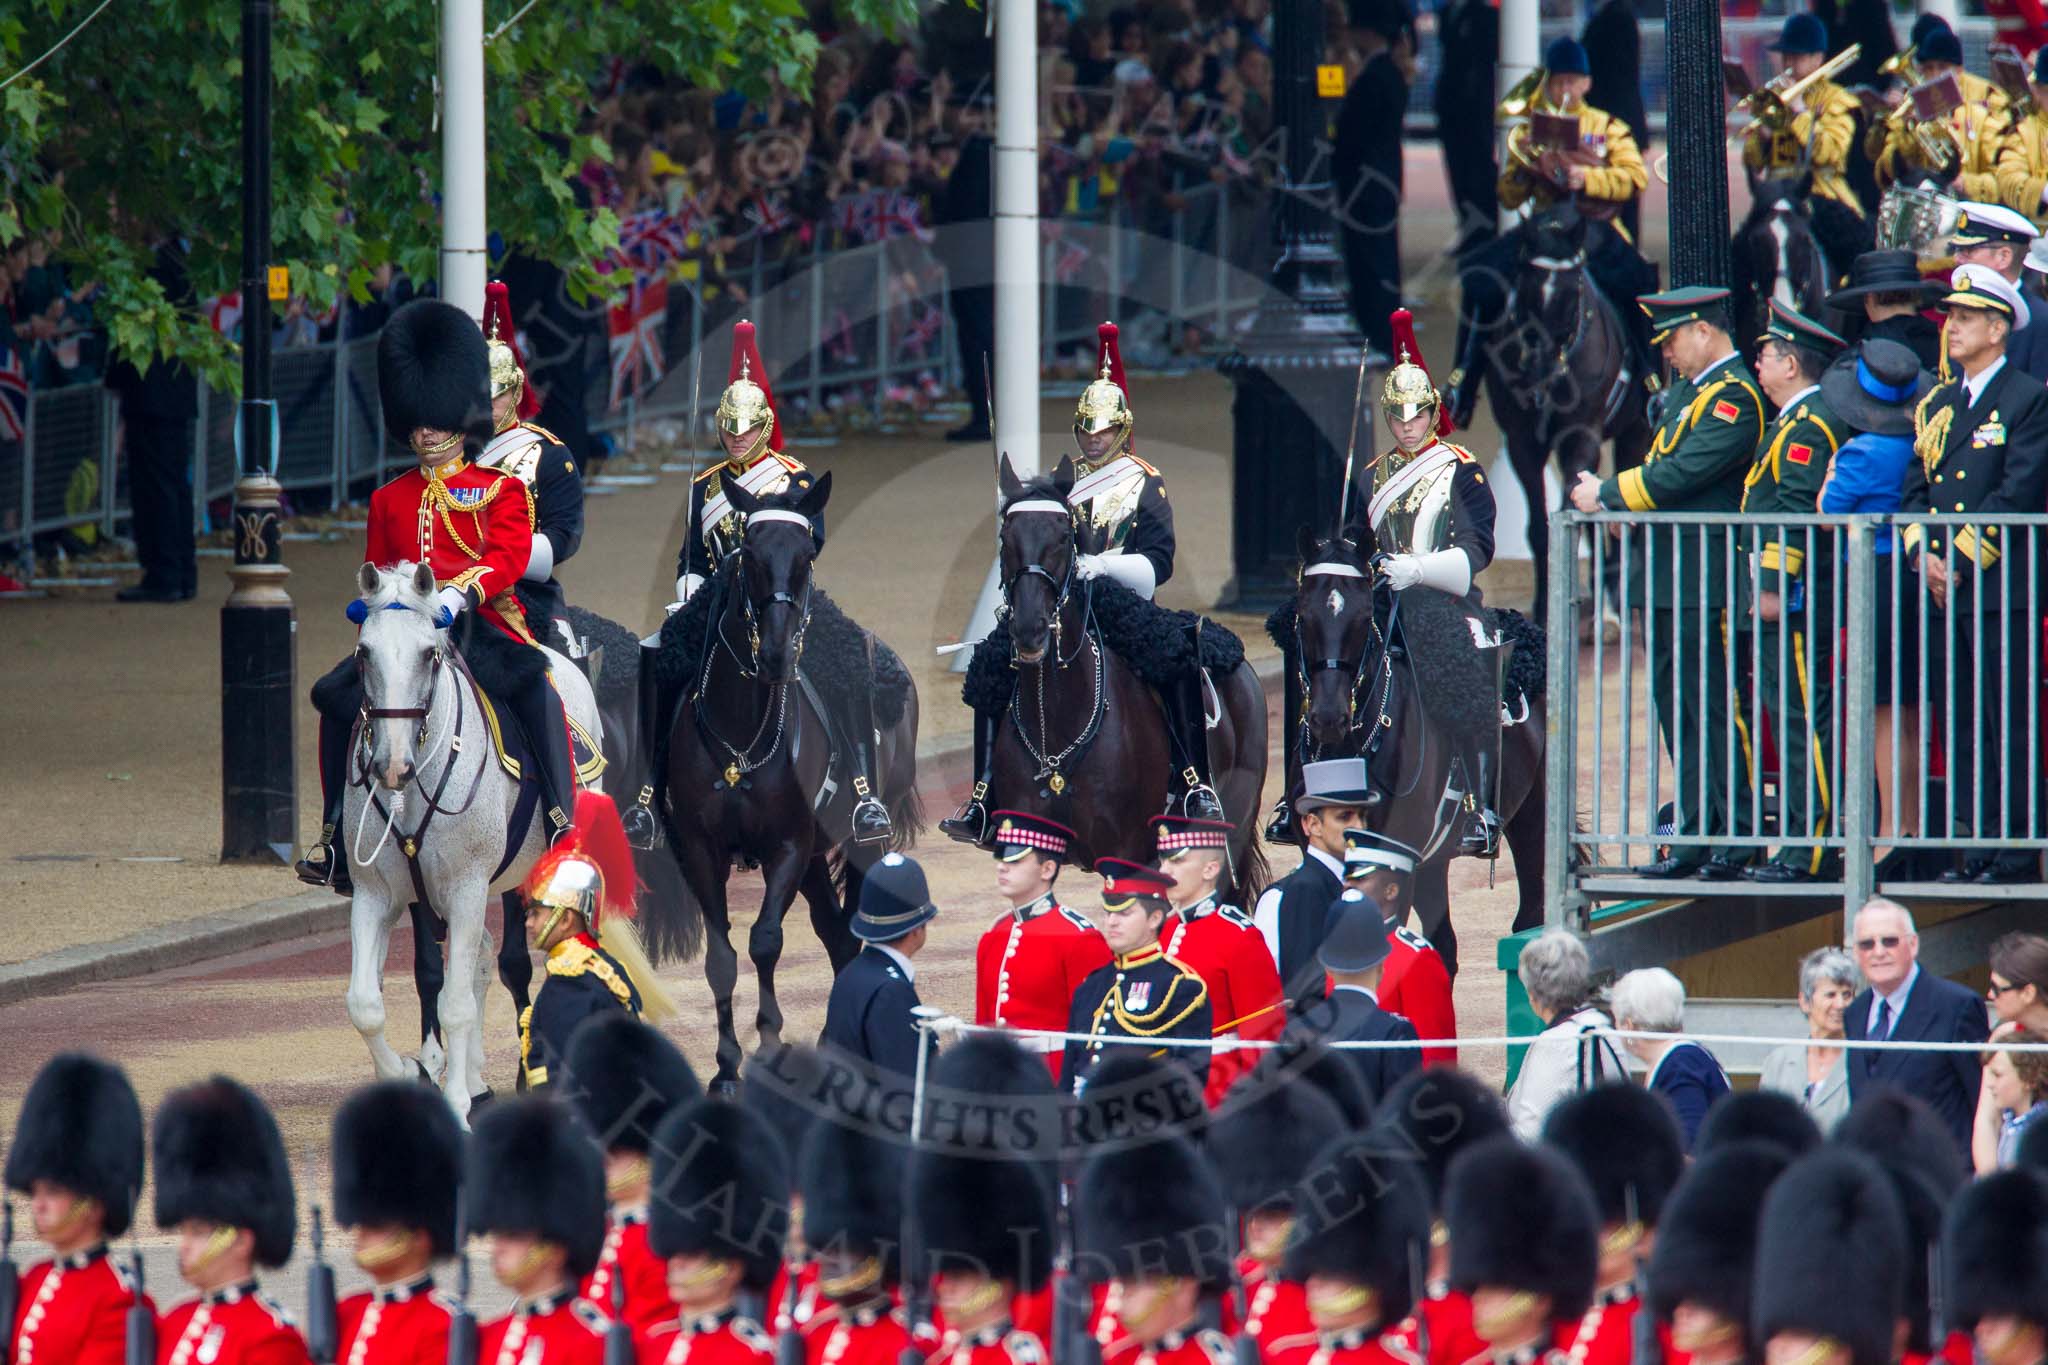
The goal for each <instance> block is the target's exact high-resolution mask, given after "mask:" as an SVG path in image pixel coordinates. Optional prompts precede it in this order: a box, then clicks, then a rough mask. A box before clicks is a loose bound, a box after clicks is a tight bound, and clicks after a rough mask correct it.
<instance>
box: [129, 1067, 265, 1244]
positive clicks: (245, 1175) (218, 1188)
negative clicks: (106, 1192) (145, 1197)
mask: <svg viewBox="0 0 2048 1365" xmlns="http://www.w3.org/2000/svg"><path fill="white" fill-rule="evenodd" d="M149 1146H150V1150H151V1151H153V1152H154V1153H155V1154H156V1223H157V1226H158V1227H160V1228H172V1227H176V1226H177V1225H178V1224H180V1223H182V1222H184V1221H185V1220H187V1219H199V1220H201V1221H203V1222H208V1223H214V1224H217V1225H219V1226H221V1227H230V1228H247V1229H249V1231H250V1232H251V1233H252V1234H253V1235H254V1236H255V1239H256V1264H258V1265H261V1266H267V1267H269V1268H270V1269H273V1270H275V1269H277V1268H278V1267H279V1266H282V1265H283V1264H284V1263H285V1262H286V1261H288V1260H290V1259H291V1255H292V1239H293V1237H294V1236H295V1235H296V1233H297V1232H298V1206H297V1204H296V1202H295V1201H294V1199H293V1197H292V1168H291V1163H290V1162H289V1161H287V1160H286V1159H285V1154H284V1138H283V1137H282V1136H280V1135H279V1133H278V1131H277V1120H276V1118H274V1117H273V1116H272V1115H271V1112H270V1108H269V1106H268V1105H266V1104H264V1103H263V1101H262V1100H260V1099H258V1098H256V1096H255V1095H254V1094H253V1093H251V1092H250V1091H249V1090H248V1089H247V1088H245V1087H244V1086H243V1085H242V1084H241V1083H240V1082H238V1081H233V1080H230V1079H228V1078H227V1077H226V1076H215V1077H212V1078H211V1079H209V1080H204V1081H200V1082H198V1083H197V1084H196V1085H188V1086H186V1087H185V1088H184V1089H182V1090H174V1091H172V1092H171V1093H170V1094H169V1095H167V1096H166V1097H165V1098H164V1102H163V1103H162V1104H161V1105H159V1106H158V1107H157V1111H156V1121H155V1122H154V1123H153V1124H152V1125H151V1126H150V1133H149Z"/></svg>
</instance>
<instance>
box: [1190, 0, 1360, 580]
mask: <svg viewBox="0 0 2048 1365" xmlns="http://www.w3.org/2000/svg"><path fill="white" fill-rule="evenodd" d="M1322 54H1323V6H1322V3H1321V0H1277V3H1276V4H1275V5H1274V8H1273V99H1274V120H1275V132H1276V133H1277V134H1278V136H1279V137H1280V139H1281V145H1282V148H1283V153H1284V154H1283V158H1282V164H1281V175H1280V179H1279V181H1278V183H1276V184H1275V185H1274V186H1273V188H1272V191H1271V192H1272V194H1273V196H1274V204H1273V233H1274V239H1275V244H1276V246H1277V247H1278V256H1277V259H1276V260H1275V261H1274V264H1273V277H1272V280H1273V287H1274V289H1275V291H1277V295H1278V296H1277V297H1271V296H1269V297H1268V298H1267V299H1266V301H1265V302H1263V303H1261V304H1260V305H1259V307H1258V310H1257V311H1256V312H1255V313H1254V314H1253V315H1252V318H1251V321H1250V323H1249V325H1248V326H1247V327H1246V329H1245V331H1244V332H1243V333H1242V334H1241V335H1240V336H1239V338H1238V347H1237V349H1236V350H1235V351H1233V352H1232V353H1231V354H1230V355H1228V356H1225V357H1224V358H1223V361H1222V362H1221V364H1220V365H1219V367H1218V368H1220V369H1221V370H1222V372H1223V374H1224V375H1225V376H1226V377H1227V378H1228V379H1229V380H1230V381H1231V382H1232V383H1233V384H1235V385H1236V387H1237V393H1236V397H1235V398H1234V399H1233V400H1232V403H1231V444H1232V452H1233V458H1232V469H1233V473H1232V480H1231V482H1232V488H1231V492H1232V499H1231V551H1232V560H1233V569H1232V574H1231V579H1230V582H1229V583H1228V584H1227V585H1226V586H1225V588H1224V592H1223V598H1224V605H1227V606H1234V607H1239V608H1242V609H1247V610H1250V609H1262V608H1266V607H1270V606H1273V605H1275V604H1277V603H1278V602H1279V601H1281V600H1282V599H1283V598H1286V597H1290V596H1292V595H1293V593H1294V570H1295V567H1296V561H1295V529H1296V528H1297V527H1300V526H1310V527H1313V528H1316V529H1317V531H1318V532H1319V533H1322V534H1328V533H1330V532H1332V531H1335V530H1336V529H1337V526H1336V523H1337V516H1338V501H1339V499H1340V497H1341V494H1342V485H1343V482H1344V446H1345V443H1346V439H1347V436H1348V434H1349V432H1350V428H1351V421H1352V411H1351V408H1352V398H1353V395H1354V393H1355V392H1356V389H1357V381H1358V366H1359V361H1360V356H1361V353H1362V352H1363V351H1364V350H1365V346H1366V342H1365V338H1364V337H1362V336H1361V335H1360V334H1359V332H1358V329H1357V328H1356V327H1355V326H1354V325H1353V324H1352V319H1351V310H1350V308H1349V307H1348V306H1347V305H1346V303H1345V299H1344V292H1343V290H1342V289H1341V288H1340V287H1339V284H1338V274H1339V269H1340V265H1341V262H1340V261H1339V259H1338V256H1337V253H1336V251H1335V250H1334V249H1333V248H1332V246H1331V242H1330V227H1331V224H1330V208H1329V206H1330V204H1331V202H1332V200H1333V197H1334V198H1336V199H1338V200H1340V201H1341V199H1342V197H1343V196H1342V195H1341V194H1339V195H1337V196H1333V195H1332V193H1331V185H1330V180H1329V166H1330V155H1329V153H1330V148H1329V142H1328V138H1327V136H1326V128H1327V121H1326V118H1325V114H1324V108H1323V105H1322V102H1321V98H1320V97H1319V96H1318V94H1317V93H1316V67H1317V65H1318V63H1319V62H1320V61H1321V59H1322ZM1368 363H1369V364H1370V365H1372V366H1374V367H1375V368H1384V366H1385V363H1386V362H1385V357H1383V356H1374V357H1372V358H1371V360H1370V361H1369V362H1368ZM1368 382H1371V376H1368ZM1358 436H1359V443H1360V449H1359V452H1358V462H1359V467H1360V468H1363V467H1364V465H1365V463H1366V461H1368V460H1369V459H1370V458H1371V451H1372V440H1373V437H1372V424H1371V423H1370V422H1369V421H1368V422H1365V423H1364V424H1363V425H1362V427H1361V429H1360V431H1359V433H1358Z"/></svg>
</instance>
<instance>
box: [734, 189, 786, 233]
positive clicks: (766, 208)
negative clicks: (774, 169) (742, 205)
mask: <svg viewBox="0 0 2048 1365" xmlns="http://www.w3.org/2000/svg"><path fill="white" fill-rule="evenodd" d="M746 215H747V221H748V222H749V223H750V224H752V225H753V227H752V230H753V232H754V234H755V235H757V236H761V237H773V236H774V235H775V234H776V233H778V232H786V231H788V230H789V229H790V228H792V227H795V226H796V218H795V216H794V215H793V214H791V213H790V211H789V207H788V205H786V204H784V203H783V202H782V196H781V195H779V194H756V195H755V196H754V200H753V202H752V203H750V204H748V205H747V208H746Z"/></svg>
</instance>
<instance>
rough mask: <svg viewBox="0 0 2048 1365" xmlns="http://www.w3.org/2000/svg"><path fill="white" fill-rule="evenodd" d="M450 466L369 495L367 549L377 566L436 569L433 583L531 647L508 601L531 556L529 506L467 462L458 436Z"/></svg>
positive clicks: (513, 602) (521, 618)
mask: <svg viewBox="0 0 2048 1365" xmlns="http://www.w3.org/2000/svg"><path fill="white" fill-rule="evenodd" d="M450 450H451V454H450V456H449V458H448V460H447V461H446V462H445V463H443V464H440V465H437V466H435V467H434V469H433V470H432V472H429V471H428V470H427V469H426V468H425V467H424V466H415V467H414V468H412V469H408V470H406V471H405V472H404V473H403V474H400V475H399V476H398V477H397V478H395V479H393V480H392V481H391V482H389V483H387V484H385V485H384V486H383V487H382V488H379V489H378V490H377V491H376V492H374V493H372V494H371V495H370V524H369V546H368V548H367V549H366V550H365V551H364V555H363V557H364V558H365V559H366V560H368V561H369V562H370V563H372V564H375V565H377V566H378V567H379V568H386V569H388V568H390V567H391V566H392V565H394V564H396V563H398V562H399V561H400V560H411V561H413V562H414V563H417V564H428V565H431V566H432V567H433V570H434V581H435V582H437V583H439V584H440V585H441V587H442V588H443V589H444V590H445V589H449V588H453V589H455V590H456V591H457V592H459V593H461V594H462V595H463V596H465V597H466V598H468V599H469V601H468V603H467V605H468V606H470V607H474V608H475V609H476V610H477V611H478V612H480V613H481V614H482V615H483V616H484V617H485V619H487V620H489V621H490V622H491V624H492V625H494V626H496V627H497V628H498V629H499V630H502V631H503V632H505V633H506V634H507V635H510V636H512V637H513V638H514V639H516V640H522V641H526V642H528V643H531V642H532V639H533V636H532V634H531V633H530V632H529V631H528V630H527V628H526V617H525V614H524V613H523V612H522V611H521V610H520V607H519V602H518V599H517V598H516V597H514V596H513V593H512V589H513V586H514V585H515V584H517V583H518V582H519V575H520V574H522V573H524V572H525V571H526V561H527V559H528V557H529V556H531V555H532V553H533V503H532V501H531V499H530V496H529V494H528V493H527V489H526V485H525V484H523V483H521V482H520V481H519V480H518V479H516V478H513V477H512V476H511V475H510V474H506V473H503V472H501V471H499V470H495V469H482V468H479V467H478V466H476V465H473V464H471V463H469V461H468V459H467V458H466V457H465V456H464V455H463V453H462V443H461V439H460V438H459V437H458V438H457V439H456V441H455V443H454V444H453V445H452V446H451V447H450Z"/></svg>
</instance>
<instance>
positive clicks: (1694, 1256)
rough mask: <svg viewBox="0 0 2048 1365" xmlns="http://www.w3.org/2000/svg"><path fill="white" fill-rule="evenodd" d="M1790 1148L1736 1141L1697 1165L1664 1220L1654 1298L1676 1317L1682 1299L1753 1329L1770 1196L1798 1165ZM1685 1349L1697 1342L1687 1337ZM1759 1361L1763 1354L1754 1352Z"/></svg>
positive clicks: (1653, 1271)
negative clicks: (1753, 1292) (1761, 1228)
mask: <svg viewBox="0 0 2048 1365" xmlns="http://www.w3.org/2000/svg"><path fill="white" fill-rule="evenodd" d="M1792 1160H1793V1158H1792V1155H1791V1154H1790V1153H1788V1152H1786V1151H1785V1150H1784V1149H1783V1148H1781V1147H1779V1146H1777V1145H1775V1144H1773V1143H1770V1142H1763V1141H1759V1140H1757V1139H1755V1138H1751V1139H1748V1140H1746V1141H1742V1142H1728V1143H1723V1144H1722V1145H1721V1146H1719V1147H1717V1148H1715V1149H1714V1150H1713V1151H1711V1152H1708V1153H1707V1154H1706V1155H1705V1156H1702V1157H1701V1158H1700V1159H1699V1160H1698V1161H1697V1162H1695V1163H1693V1167H1692V1169H1691V1170H1689V1171H1687V1172H1686V1174H1685V1179H1683V1180H1681V1181H1679V1182H1678V1188H1677V1189H1676V1190H1674V1191H1673V1192H1672V1195H1671V1199H1670V1201H1669V1202H1668V1203H1666V1204H1665V1206H1664V1216H1663V1217H1662V1218H1660V1219H1658V1220H1657V1246H1656V1250H1655V1251H1653V1252H1652V1253H1651V1254H1650V1267H1649V1284H1648V1290H1649V1301H1650V1306H1651V1308H1652V1309H1653V1310H1654V1311H1655V1312H1656V1314H1657V1316H1658V1317H1660V1318H1662V1319H1664V1320H1665V1321H1667V1322H1668V1321H1669V1320H1670V1318H1671V1314H1672V1312H1673V1311H1674V1310H1675V1309H1676V1308H1677V1307H1678V1306H1679V1305H1680V1304H1682V1303H1692V1304H1697V1305H1698V1306H1699V1307H1701V1308H1706V1309H1710V1310H1712V1311H1713V1312H1715V1313H1718V1314H1720V1315H1721V1316H1722V1317H1724V1318H1726V1319H1727V1320H1728V1321H1730V1322H1732V1323H1734V1324H1735V1325H1736V1326H1737V1327H1738V1328H1740V1329H1741V1331H1742V1332H1743V1334H1744V1335H1745V1336H1746V1335H1747V1334H1748V1332H1749V1294H1750V1282H1751V1280H1752V1279H1753V1277H1754V1270H1755V1266H1756V1238H1757V1226H1758V1222H1759V1219H1760V1216H1761V1214H1762V1210H1763V1202H1764V1195H1765V1193H1766V1192H1767V1191H1769V1189H1770V1188H1771V1184H1772V1182H1773V1181H1775V1180H1777V1178H1778V1177H1779V1176H1780V1175H1783V1174H1784V1172H1785V1168H1786V1167H1787V1166H1789V1165H1791V1164H1792ZM1679 1349H1681V1350H1685V1351H1693V1350H1696V1349H1697V1344H1696V1343H1681V1344H1680V1348H1679ZM1746 1358H1748V1359H1752V1360H1754V1359H1757V1358H1758V1357H1757V1354H1756V1353H1755V1352H1749V1353H1747V1354H1746Z"/></svg>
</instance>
